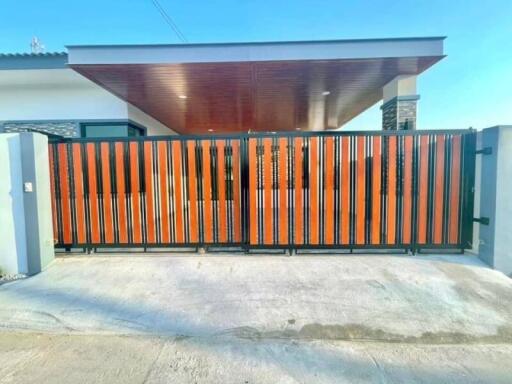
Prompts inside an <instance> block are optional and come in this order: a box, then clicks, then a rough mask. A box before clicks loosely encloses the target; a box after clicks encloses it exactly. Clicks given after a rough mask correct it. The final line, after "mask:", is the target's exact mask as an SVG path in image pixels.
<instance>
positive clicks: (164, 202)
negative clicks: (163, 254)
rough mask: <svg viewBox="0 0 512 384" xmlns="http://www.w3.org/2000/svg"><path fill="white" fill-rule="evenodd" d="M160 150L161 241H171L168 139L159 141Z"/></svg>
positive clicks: (158, 147)
mask: <svg viewBox="0 0 512 384" xmlns="http://www.w3.org/2000/svg"><path fill="white" fill-rule="evenodd" d="M156 147H157V151H158V179H159V181H160V183H159V184H160V186H159V187H160V188H159V191H158V192H159V198H160V215H159V219H160V236H161V237H160V242H162V243H170V242H171V231H170V224H169V216H170V213H169V186H168V183H169V167H168V165H167V161H168V156H167V141H158V142H157V144H156Z"/></svg>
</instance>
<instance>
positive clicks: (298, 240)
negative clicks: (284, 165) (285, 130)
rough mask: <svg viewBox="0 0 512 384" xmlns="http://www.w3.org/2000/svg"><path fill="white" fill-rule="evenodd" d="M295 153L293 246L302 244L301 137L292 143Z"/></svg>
mask: <svg viewBox="0 0 512 384" xmlns="http://www.w3.org/2000/svg"><path fill="white" fill-rule="evenodd" d="M294 151H295V159H294V163H295V206H294V208H295V240H294V243H295V244H303V243H304V236H303V233H304V223H303V220H302V214H303V209H304V201H303V198H302V173H303V169H302V164H303V161H304V158H303V157H304V155H303V153H302V137H296V138H295V142H294Z"/></svg>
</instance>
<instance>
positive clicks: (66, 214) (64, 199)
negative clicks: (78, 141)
mask: <svg viewBox="0 0 512 384" xmlns="http://www.w3.org/2000/svg"><path fill="white" fill-rule="evenodd" d="M57 148H58V153H59V162H58V166H59V189H60V207H61V213H62V241H63V242H64V244H71V243H72V242H73V237H72V233H71V201H70V200H71V195H70V190H69V167H68V149H67V144H59V145H58V147H57Z"/></svg>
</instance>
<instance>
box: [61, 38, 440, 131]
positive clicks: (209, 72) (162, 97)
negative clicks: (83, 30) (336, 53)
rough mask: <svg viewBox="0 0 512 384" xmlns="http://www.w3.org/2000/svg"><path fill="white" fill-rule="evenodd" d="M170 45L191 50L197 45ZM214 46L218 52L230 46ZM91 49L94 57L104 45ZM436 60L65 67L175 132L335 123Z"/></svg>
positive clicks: (308, 127)
mask: <svg viewBox="0 0 512 384" xmlns="http://www.w3.org/2000/svg"><path fill="white" fill-rule="evenodd" d="M392 43H393V42H392ZM427 43H430V42H427ZM413 47H414V46H413ZM107 48H108V47H104V50H105V52H107V53H108V49H107ZM143 48H144V49H146V47H143ZM235 48H237V47H235ZM84 49H86V48H84ZM127 49H128V48H127ZM148 49H150V48H148ZM173 49H185V52H193V51H192V49H197V48H194V47H190V48H188V47H185V48H181V47H173ZM205 49H210V47H206V48H205ZM215 49H219V52H221V51H220V49H224V51H222V52H225V51H226V49H231V47H227V48H226V47H224V48H223V47H218V48H217V47H215ZM78 52H79V53H80V51H78ZM98 52H99V54H98V53H97V52H96V53H95V55H100V54H102V52H103V51H98ZM137 52H138V51H137ZM141 52H144V51H141ZM173 52H174V51H173ZM180 52H181V51H180ZM216 52H217V51H216ZM258 52H260V51H258ZM261 52H265V51H263V50H262V51H261ZM299 52H300V51H299ZM327 52H328V50H327ZM340 52H341V51H340ZM343 52H344V51H343ZM274 54H275V53H274ZM141 55H142V54H141ZM100 56H101V55H100ZM248 56H249V55H248ZM92 57H93V58H94V57H95V56H92ZM110 57H111V56H108V60H110ZM114 57H115V56H114ZM134 57H135V58H137V56H136V55H135V56H134ZM442 58H443V56H442V55H439V54H437V52H436V54H433V55H423V56H421V55H420V56H408V55H407V56H405V55H404V56H403V57H384V58H371V57H369V58H368V57H367V58H361V59H346V58H343V59H325V60H324V59H321V60H319V59H310V58H308V59H307V60H297V59H293V60H284V59H278V60H243V61H240V60H236V61H223V62H189V63H177V62H169V63H166V62H164V63H159V62H156V63H154V62H146V63H137V62H135V63H133V62H128V63H122V62H121V63H119V62H115V60H114V62H108V63H105V62H101V60H100V61H98V62H97V64H96V63H94V62H93V63H90V62H86V63H77V62H74V63H73V62H71V63H70V66H71V67H72V68H73V69H74V70H76V71H77V72H79V73H81V74H82V75H83V76H85V77H87V78H88V79H90V80H92V81H94V82H96V83H97V84H99V85H100V86H102V87H104V88H106V89H107V90H109V91H111V92H112V93H114V94H115V95H117V96H118V97H120V98H121V99H123V100H126V101H127V102H129V103H131V104H133V105H135V106H136V107H138V108H140V109H141V110H142V111H144V112H146V113H147V114H149V115H151V116H153V117H154V118H155V119H157V120H159V121H160V122H162V123H163V124H165V125H166V126H168V127H169V128H171V129H172V130H174V131H175V132H178V133H182V134H202V133H208V132H215V133H233V132H248V131H260V132H272V131H292V130H296V129H301V130H322V129H333V128H339V127H341V126H342V125H343V124H345V123H346V122H348V121H349V120H351V119H352V118H354V117H355V116H357V115H358V114H360V113H361V112H362V111H364V110H366V109H367V108H369V107H370V106H372V105H374V104H375V103H377V102H378V101H379V100H381V99H382V87H383V86H384V85H385V84H386V83H388V82H389V81H391V80H392V79H393V78H395V77H396V76H398V75H405V74H420V73H421V72H423V71H424V70H426V69H427V68H429V67H430V66H431V65H433V64H434V63H436V62H437V61H439V60H440V59H442ZM375 128H376V129H380V127H375Z"/></svg>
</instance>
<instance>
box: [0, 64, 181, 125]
mask: <svg viewBox="0 0 512 384" xmlns="http://www.w3.org/2000/svg"><path fill="white" fill-rule="evenodd" d="M98 119H99V120H102V119H104V120H119V119H131V120H133V121H134V122H136V123H138V124H141V125H143V126H145V127H146V128H147V133H148V135H171V134H175V133H174V132H173V131H172V130H170V129H169V128H167V127H166V126H165V125H163V124H162V123H160V122H158V121H157V120H155V119H153V118H152V117H151V116H149V115H147V114H146V113H144V112H142V111H141V110H140V109H138V108H136V107H134V106H132V105H131V104H129V103H126V102H125V101H123V100H121V99H120V98H118V97H117V96H114V95H113V94H111V93H110V92H108V91H107V90H105V89H103V88H101V87H100V86H98V85H96V84H94V83H93V82H92V81H90V80H88V79H86V78H85V77H83V76H81V75H80V74H78V73H76V72H74V71H73V70H71V69H44V70H4V71H0V121H9V120H98Z"/></svg>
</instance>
